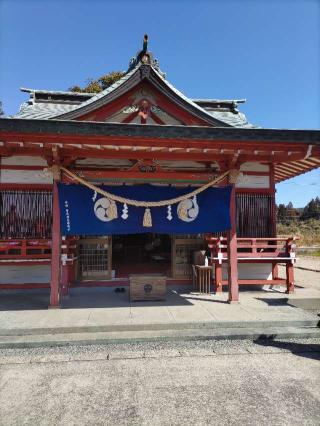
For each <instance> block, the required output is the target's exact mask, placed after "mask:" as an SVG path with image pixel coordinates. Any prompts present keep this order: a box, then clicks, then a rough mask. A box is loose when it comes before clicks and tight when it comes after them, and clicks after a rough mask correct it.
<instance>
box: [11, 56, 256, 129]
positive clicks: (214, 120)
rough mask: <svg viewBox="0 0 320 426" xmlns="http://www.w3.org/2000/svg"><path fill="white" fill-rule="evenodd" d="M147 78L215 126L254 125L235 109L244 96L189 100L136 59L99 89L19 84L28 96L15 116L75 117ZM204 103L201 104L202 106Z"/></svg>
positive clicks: (181, 104)
mask: <svg viewBox="0 0 320 426" xmlns="http://www.w3.org/2000/svg"><path fill="white" fill-rule="evenodd" d="M143 80H147V81H149V82H150V83H151V84H152V85H153V86H155V87H156V88H158V90H160V91H161V92H162V93H164V94H165V95H166V96H167V97H169V99H171V100H172V101H173V102H174V103H175V104H177V105H179V106H180V107H181V108H183V109H184V110H186V111H188V112H189V113H191V114H192V115H194V116H195V117H197V118H200V119H201V120H203V121H205V122H206V123H207V124H208V125H212V126H218V127H229V126H232V127H244V128H252V127H256V126H253V125H252V124H250V123H249V122H248V121H247V119H246V117H245V115H244V114H242V113H240V112H239V111H238V109H237V105H238V103H242V102H243V100H240V101H238V100H213V99H210V100H207V99H204V100H202V99H196V100H192V99H189V98H188V97H186V96H185V95H184V94H183V93H181V92H180V91H179V90H177V89H176V88H175V87H174V86H173V85H172V84H170V83H169V82H168V81H167V80H166V79H165V78H164V76H163V74H162V73H161V72H159V71H158V70H157V69H155V68H154V67H153V66H151V65H149V64H142V63H139V64H138V65H137V66H136V67H135V68H133V69H132V70H131V71H129V72H127V73H126V74H125V75H124V76H123V77H122V78H121V79H119V80H118V81H116V82H115V83H114V84H112V85H111V86H109V87H108V88H107V89H105V90H103V91H102V92H100V93H97V94H95V93H76V92H68V91H66V92H63V91H48V90H36V89H26V88H21V90H22V91H24V92H27V93H30V94H31V98H30V100H29V101H28V102H26V103H24V104H22V105H21V107H20V111H19V113H18V114H16V115H15V116H14V118H28V119H71V120H72V119H76V118H78V117H80V116H81V115H84V114H87V113H88V112H91V111H94V110H95V109H97V108H100V107H101V106H103V105H107V104H109V103H110V102H112V101H113V100H115V99H116V98H117V97H119V96H121V95H122V94H124V93H125V92H126V91H128V90H130V89H131V88H133V87H134V86H136V85H138V84H139V83H140V82H141V81H143ZM203 105H204V106H203Z"/></svg>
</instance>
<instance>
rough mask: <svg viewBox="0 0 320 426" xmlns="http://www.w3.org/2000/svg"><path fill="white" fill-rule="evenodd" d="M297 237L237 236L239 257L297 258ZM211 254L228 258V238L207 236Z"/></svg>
mask: <svg viewBox="0 0 320 426" xmlns="http://www.w3.org/2000/svg"><path fill="white" fill-rule="evenodd" d="M297 239H298V238H297V237H288V238H237V255H238V259H241V258H243V259H248V260H250V259H256V260H259V259H263V258H271V259H272V258H281V257H283V258H287V257H288V258H290V259H293V258H295V248H296V244H295V241H296V240H297ZM206 240H207V242H208V248H209V249H210V250H211V256H212V257H213V258H215V257H217V258H219V259H221V260H225V259H227V257H228V256H227V249H228V246H227V238H225V237H219V238H216V237H206Z"/></svg>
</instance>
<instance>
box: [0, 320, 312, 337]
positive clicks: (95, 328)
mask: <svg viewBox="0 0 320 426" xmlns="http://www.w3.org/2000/svg"><path fill="white" fill-rule="evenodd" d="M319 322H320V321H319V318H318V317H317V316H315V315H314V316H311V315H309V318H308V319H299V320H273V321H263V320H262V321H204V322H201V321H198V322H196V321H194V322H171V323H159V324H157V323H154V324H152V323H145V324H109V325H103V324H102V325H87V326H78V327H76V326H70V327H61V326H57V327H39V328H37V327H30V328H20V327H19V328H0V336H26V335H41V334H43V335H45V334H70V333H71V334H73V333H100V332H113V331H115V332H122V331H148V330H155V331H156V330H185V329H188V330H194V329H196V330H198V329H200V330H201V329H208V330H217V329H225V328H227V329H238V328H239V329H247V328H261V329H263V328H269V327H278V328H281V327H317V326H318V325H319Z"/></svg>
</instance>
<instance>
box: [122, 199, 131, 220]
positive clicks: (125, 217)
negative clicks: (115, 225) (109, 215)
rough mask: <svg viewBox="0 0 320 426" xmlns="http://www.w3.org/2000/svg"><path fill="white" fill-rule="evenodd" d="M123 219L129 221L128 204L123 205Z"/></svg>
mask: <svg viewBox="0 0 320 426" xmlns="http://www.w3.org/2000/svg"><path fill="white" fill-rule="evenodd" d="M121 217H122V219H124V220H126V219H128V217H129V215H128V206H127V204H126V203H124V204H123V209H122V215H121Z"/></svg>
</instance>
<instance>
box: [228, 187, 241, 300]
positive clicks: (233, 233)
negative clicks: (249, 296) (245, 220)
mask: <svg viewBox="0 0 320 426" xmlns="http://www.w3.org/2000/svg"><path fill="white" fill-rule="evenodd" d="M230 220H231V229H230V231H229V232H228V287H229V297H228V302H229V303H237V302H239V283H238V258H237V223H236V191H235V184H234V183H232V190H231V199H230Z"/></svg>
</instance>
